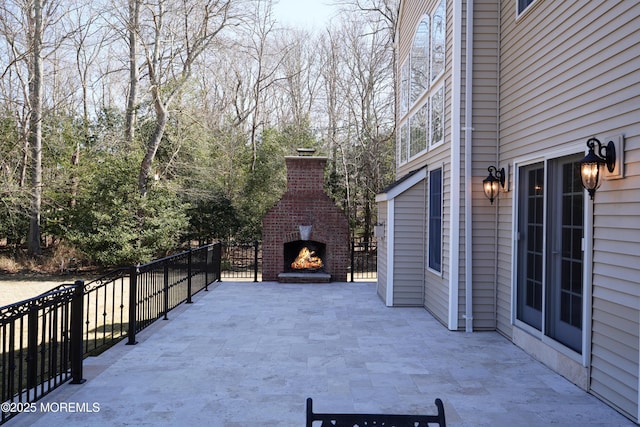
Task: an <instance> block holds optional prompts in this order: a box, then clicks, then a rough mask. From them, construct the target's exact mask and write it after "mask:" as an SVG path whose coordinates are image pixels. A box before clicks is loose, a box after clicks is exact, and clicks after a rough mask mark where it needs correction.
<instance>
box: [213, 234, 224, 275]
mask: <svg viewBox="0 0 640 427" xmlns="http://www.w3.org/2000/svg"><path fill="white" fill-rule="evenodd" d="M213 253H214V255H215V259H214V260H213V263H214V266H215V268H216V277H217V281H218V282H222V243H218V250H217V251H214V252H213ZM216 254H217V255H216Z"/></svg>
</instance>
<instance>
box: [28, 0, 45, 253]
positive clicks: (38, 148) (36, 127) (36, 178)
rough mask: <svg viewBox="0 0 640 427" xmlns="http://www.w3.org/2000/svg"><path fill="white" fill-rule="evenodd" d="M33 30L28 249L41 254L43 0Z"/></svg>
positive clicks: (35, 12)
mask: <svg viewBox="0 0 640 427" xmlns="http://www.w3.org/2000/svg"><path fill="white" fill-rule="evenodd" d="M30 19H33V23H32V25H33V32H32V33H31V34H30V36H31V37H32V40H31V67H30V72H31V76H30V79H29V97H30V98H31V118H30V120H31V121H30V131H29V145H30V146H31V150H32V153H31V219H30V222H29V236H28V250H29V253H30V254H34V255H35V254H40V253H41V248H40V209H41V206H42V74H43V69H42V1H41V0H34V1H33V15H32V17H31V18H30Z"/></svg>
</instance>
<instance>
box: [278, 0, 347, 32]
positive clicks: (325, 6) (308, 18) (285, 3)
mask: <svg viewBox="0 0 640 427" xmlns="http://www.w3.org/2000/svg"><path fill="white" fill-rule="evenodd" d="M276 2H277V3H276ZM331 3H332V0H274V6H273V9H274V13H275V16H276V19H277V20H278V22H279V23H280V24H281V25H282V26H287V27H296V28H306V29H314V30H318V29H323V28H325V27H326V25H327V24H328V23H329V21H330V19H331V16H332V15H333V14H335V13H336V10H337V6H332V5H331Z"/></svg>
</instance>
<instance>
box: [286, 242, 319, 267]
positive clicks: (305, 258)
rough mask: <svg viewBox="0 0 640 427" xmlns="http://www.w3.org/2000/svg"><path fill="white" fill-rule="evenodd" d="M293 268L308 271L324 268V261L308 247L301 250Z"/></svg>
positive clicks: (293, 263) (292, 264)
mask: <svg viewBox="0 0 640 427" xmlns="http://www.w3.org/2000/svg"><path fill="white" fill-rule="evenodd" d="M291 268H293V269H294V270H306V269H312V270H315V269H317V268H322V259H321V258H320V257H319V256H316V251H312V250H311V249H309V248H308V247H306V246H305V247H304V248H302V249H300V253H299V254H298V256H297V257H296V259H295V261H293V262H292V263H291Z"/></svg>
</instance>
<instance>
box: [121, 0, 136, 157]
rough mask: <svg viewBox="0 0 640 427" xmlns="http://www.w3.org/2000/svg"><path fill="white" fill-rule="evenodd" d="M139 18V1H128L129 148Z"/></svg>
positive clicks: (126, 130) (126, 135) (126, 133)
mask: <svg viewBox="0 0 640 427" xmlns="http://www.w3.org/2000/svg"><path fill="white" fill-rule="evenodd" d="M139 16H140V1H139V0H129V94H128V95H127V113H126V121H125V127H124V138H125V141H126V143H127V144H128V145H129V146H131V144H132V143H133V139H134V136H135V128H136V116H137V113H136V108H137V107H136V104H137V102H138V80H139V76H138V65H137V63H136V58H137V56H138V37H137V31H138V21H139Z"/></svg>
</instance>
